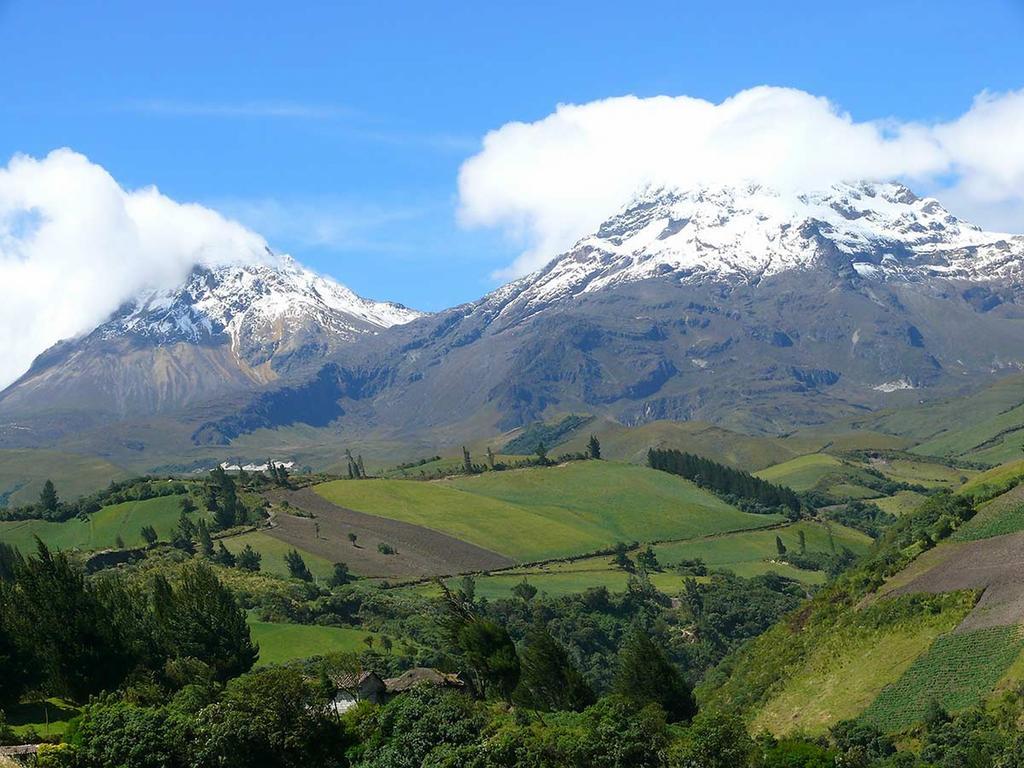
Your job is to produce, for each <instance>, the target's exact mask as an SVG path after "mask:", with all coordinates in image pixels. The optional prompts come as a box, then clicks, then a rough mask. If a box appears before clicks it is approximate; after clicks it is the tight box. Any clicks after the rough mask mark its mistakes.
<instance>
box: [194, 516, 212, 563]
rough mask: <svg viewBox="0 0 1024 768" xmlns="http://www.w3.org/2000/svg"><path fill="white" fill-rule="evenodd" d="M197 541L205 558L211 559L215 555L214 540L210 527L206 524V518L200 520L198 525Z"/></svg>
mask: <svg viewBox="0 0 1024 768" xmlns="http://www.w3.org/2000/svg"><path fill="white" fill-rule="evenodd" d="M196 540H197V541H198V542H199V552H200V553H201V554H202V555H203V557H210V556H212V555H213V538H212V537H211V536H210V526H208V525H207V524H206V520H205V519H204V518H202V517H201V518H199V522H198V523H197V524H196Z"/></svg>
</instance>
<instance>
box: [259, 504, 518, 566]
mask: <svg viewBox="0 0 1024 768" xmlns="http://www.w3.org/2000/svg"><path fill="white" fill-rule="evenodd" d="M267 497H268V498H269V499H270V500H271V501H274V502H278V503H280V501H282V500H285V499H287V501H288V503H289V504H290V505H291V506H292V507H295V508H297V509H299V510H302V511H303V512H307V513H309V514H311V515H313V516H314V517H300V516H297V515H289V514H285V513H284V512H283V511H282V510H281V508H280V507H278V508H277V510H276V514H275V515H274V523H275V525H274V527H273V528H270V529H268V530H267V531H266V532H267V533H268V534H269V535H271V536H273V537H275V538H277V539H280V540H281V541H284V542H287V543H288V544H291V545H293V546H296V547H301V548H302V549H305V550H306V551H308V552H312V553H313V554H315V555H319V556H320V557H324V558H326V559H328V560H331V561H332V562H336V561H341V562H345V563H347V564H348V566H349V568H350V569H351V570H352V572H353V573H356V574H358V575H360V576H367V577H370V578H378V577H380V578H400V579H409V578H427V577H431V576H450V575H455V574H460V573H476V572H479V571H489V570H501V569H503V568H511V567H512V566H514V565H515V562H514V561H513V560H511V559H510V558H507V557H505V556H504V555H499V554H498V553H497V552H492V551H490V550H489V549H484V548H483V547H478V546H476V545H475V544H470V543H468V542H465V541H462V540H460V539H456V538H454V537H452V536H448V535H447V534H444V533H440V532H438V531H434V530H431V529H430V528H424V527H422V526H419V525H412V524H411V523H403V522H400V521H398V520H389V519H388V518H385V517H377V516H376V515H368V514H366V513H365V512H357V511H356V510H354V509H348V508H346V507H339V506H338V505H336V504H332V503H331V502H329V501H327V499H324V498H323V497H321V496H320V495H318V494H317V493H316V492H315V491H313V490H312V489H310V488H302V489H300V490H297V491H271V492H270V493H268V494H267ZM350 533H354V534H356V536H357V539H356V544H357V546H353V545H352V543H351V542H350V541H349V540H348V535H349V534H350ZM381 543H383V544H388V545H390V546H391V547H394V549H396V550H397V554H393V555H385V554H381V553H380V552H379V551H378V549H377V545H378V544H381Z"/></svg>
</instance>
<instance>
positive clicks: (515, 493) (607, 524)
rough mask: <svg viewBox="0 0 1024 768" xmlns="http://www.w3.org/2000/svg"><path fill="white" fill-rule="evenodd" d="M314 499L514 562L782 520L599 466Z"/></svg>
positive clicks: (326, 493) (640, 472)
mask: <svg viewBox="0 0 1024 768" xmlns="http://www.w3.org/2000/svg"><path fill="white" fill-rule="evenodd" d="M315 490H316V491H317V493H319V494H320V495H322V496H323V497H324V498H326V499H327V500H328V501H332V502H334V503H337V504H340V505H342V506H346V507H350V508H352V509H356V510H359V511H361V512H367V513H370V514H375V515H380V516H382V517H389V518H393V519H397V520H404V521H405V522H409V523H414V524H417V525H423V526H425V527H428V528H433V529H435V530H439V531H442V532H444V533H448V534H451V535H452V536H455V537H457V538H460V539H463V540H465V541H468V542H471V543H473V544H478V545H480V546H482V547H487V548H488V549H491V550H494V551H496V552H500V553H502V554H505V555H508V556H509V557H512V558H514V559H517V560H521V561H531V560H543V559H546V558H552V557H562V556H566V555H573V554H585V553H587V552H592V551H594V550H597V549H602V548H605V547H608V546H611V545H612V544H614V543H615V542H616V541H634V540H637V541H655V540H661V539H682V538H692V537H695V536H704V535H707V534H710V533H720V532H725V531H733V530H743V529H751V528H758V527H764V526H767V525H772V524H774V523H776V522H778V521H779V520H781V519H782V518H780V517H777V516H771V515H751V514H747V513H745V512H741V511H739V510H737V509H735V508H734V507H731V506H729V505H728V504H726V503H725V502H723V501H721V500H719V499H718V498H717V497H715V496H713V495H711V494H710V493H707V492H705V491H703V490H701V489H699V488H697V487H696V486H695V485H693V484H692V483H690V482H688V481H686V480H683V479H682V478H680V477H676V476H674V475H670V474H667V473H664V472H658V471H655V470H651V469H647V468H645V467H638V466H633V465H628V464H619V463H615V462H607V461H601V462H596V461H595V462H573V463H571V464H567V465H564V466H559V467H549V468H546V469H526V470H512V471H508V472H496V473H484V474H482V475H476V476H473V477H465V478H456V479H453V480H446V481H438V482H430V483H424V482H418V481H409V480H373V481H366V482H359V483H353V482H348V481H336V482H333V483H325V484H323V485H320V486H317V487H316V489H315Z"/></svg>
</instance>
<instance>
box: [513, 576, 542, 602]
mask: <svg viewBox="0 0 1024 768" xmlns="http://www.w3.org/2000/svg"><path fill="white" fill-rule="evenodd" d="M512 594H513V595H515V596H516V597H518V598H519V599H520V600H522V601H523V602H526V603H528V602H530V601H531V600H533V598H534V597H536V596H537V588H536V587H535V586H533V584H531V583H530V582H528V581H527V580H526V577H525V576H524V577H523V580H522V581H520V582H519V583H518V584H516V585H515V586H514V587H512Z"/></svg>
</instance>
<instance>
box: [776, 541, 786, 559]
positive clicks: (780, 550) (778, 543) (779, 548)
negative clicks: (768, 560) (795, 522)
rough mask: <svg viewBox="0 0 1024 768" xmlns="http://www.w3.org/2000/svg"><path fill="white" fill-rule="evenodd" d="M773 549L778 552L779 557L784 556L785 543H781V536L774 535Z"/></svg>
mask: <svg viewBox="0 0 1024 768" xmlns="http://www.w3.org/2000/svg"><path fill="white" fill-rule="evenodd" d="M775 549H776V551H777V552H778V553H779V557H785V556H786V545H785V544H783V543H782V537H781V536H776V537H775Z"/></svg>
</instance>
